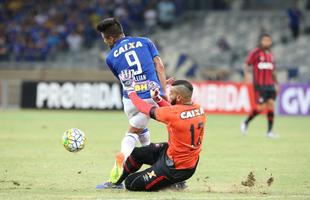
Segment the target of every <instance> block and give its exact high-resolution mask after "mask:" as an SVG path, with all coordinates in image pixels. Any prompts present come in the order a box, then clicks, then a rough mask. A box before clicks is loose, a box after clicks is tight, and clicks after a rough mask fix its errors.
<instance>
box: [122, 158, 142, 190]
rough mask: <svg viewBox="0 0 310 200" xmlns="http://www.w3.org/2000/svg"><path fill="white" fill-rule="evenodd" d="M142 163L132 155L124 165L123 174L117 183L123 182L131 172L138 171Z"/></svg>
mask: <svg viewBox="0 0 310 200" xmlns="http://www.w3.org/2000/svg"><path fill="white" fill-rule="evenodd" d="M141 166H142V164H140V163H139V162H137V161H136V160H135V159H134V157H133V156H132V155H130V156H129V157H128V158H127V160H126V162H125V163H124V166H123V168H124V169H123V174H122V176H121V177H120V179H119V180H118V181H117V182H116V184H121V183H122V182H123V181H124V180H125V179H126V178H127V176H128V175H129V174H131V173H134V172H136V171H138V170H139V169H140V168H141Z"/></svg>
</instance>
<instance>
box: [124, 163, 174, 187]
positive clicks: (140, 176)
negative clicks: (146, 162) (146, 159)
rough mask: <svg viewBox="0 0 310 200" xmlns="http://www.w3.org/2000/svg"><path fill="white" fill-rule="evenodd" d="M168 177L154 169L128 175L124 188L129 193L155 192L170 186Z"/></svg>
mask: <svg viewBox="0 0 310 200" xmlns="http://www.w3.org/2000/svg"><path fill="white" fill-rule="evenodd" d="M171 184H172V182H171V181H170V180H169V179H168V177H167V176H166V175H164V174H162V173H160V172H158V171H157V170H156V169H154V167H153V166H152V167H150V168H147V169H145V170H143V171H141V172H137V173H133V174H130V175H129V176H128V177H127V178H126V180H125V187H126V189H127V190H131V191H156V190H159V189H162V188H165V187H167V186H169V185H171Z"/></svg>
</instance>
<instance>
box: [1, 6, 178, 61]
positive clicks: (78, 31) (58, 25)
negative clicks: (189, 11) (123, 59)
mask: <svg viewBox="0 0 310 200" xmlns="http://www.w3.org/2000/svg"><path fill="white" fill-rule="evenodd" d="M182 1H183V0H176V1H170V0H161V1H159V0H129V1H125V0H90V1H75V0H55V1H46V0H29V1H24V0H0V23H1V25H0V59H1V60H16V61H44V60H46V59H47V57H48V56H49V57H50V58H53V56H55V54H57V53H59V52H61V51H72V52H78V51H80V50H81V48H90V47H92V46H93V43H94V41H95V40H97V39H98V35H97V34H96V32H95V29H94V27H95V26H96V24H97V23H98V22H99V21H100V20H102V19H104V18H107V17H112V16H114V17H117V18H118V19H119V20H120V21H121V23H122V24H123V26H124V29H125V32H126V33H127V34H130V33H131V32H132V30H142V29H143V30H144V32H145V34H149V33H151V32H153V31H154V27H155V26H156V25H157V24H160V25H161V26H162V27H163V28H169V27H170V26H171V25H172V22H173V21H174V18H175V17H176V16H177V15H179V14H181V11H182Z"/></svg>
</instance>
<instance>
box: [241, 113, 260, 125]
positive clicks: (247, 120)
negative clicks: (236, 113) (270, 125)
mask: <svg viewBox="0 0 310 200" xmlns="http://www.w3.org/2000/svg"><path fill="white" fill-rule="evenodd" d="M259 113H260V112H259V111H258V110H257V109H253V110H252V112H251V113H250V115H249V116H248V118H246V120H245V121H244V122H245V123H246V124H247V125H248V123H249V122H250V121H251V120H252V119H254V117H256V115H258V114H259Z"/></svg>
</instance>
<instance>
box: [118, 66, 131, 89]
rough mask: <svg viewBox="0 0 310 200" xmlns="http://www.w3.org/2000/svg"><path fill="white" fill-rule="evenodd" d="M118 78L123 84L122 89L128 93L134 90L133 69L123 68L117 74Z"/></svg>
mask: <svg viewBox="0 0 310 200" xmlns="http://www.w3.org/2000/svg"><path fill="white" fill-rule="evenodd" d="M118 77H119V80H120V81H121V84H122V86H123V89H124V90H125V91H126V92H127V94H128V95H129V93H131V92H134V91H135V80H134V71H133V70H127V69H125V70H123V71H121V73H120V74H119V75H118Z"/></svg>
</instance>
